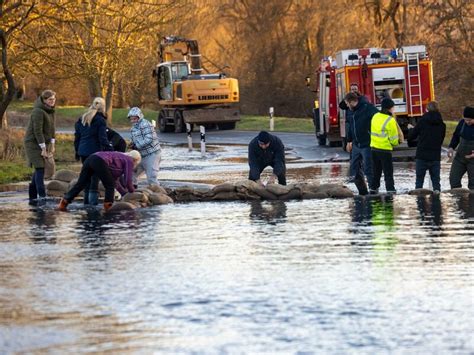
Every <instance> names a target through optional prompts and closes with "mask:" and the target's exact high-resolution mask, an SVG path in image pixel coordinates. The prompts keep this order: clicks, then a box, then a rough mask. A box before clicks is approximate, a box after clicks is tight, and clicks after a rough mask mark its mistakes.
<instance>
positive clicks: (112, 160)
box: [58, 150, 142, 211]
mask: <svg viewBox="0 0 474 355" xmlns="http://www.w3.org/2000/svg"><path fill="white" fill-rule="evenodd" d="M141 159H142V158H141V155H140V153H139V152H138V151H136V150H132V151H130V152H128V153H121V152H97V153H94V154H91V155H90V156H89V157H88V158H87V159H86V160H85V161H84V164H83V165H82V169H81V173H80V175H79V178H78V180H77V182H76V184H75V185H74V186H73V187H72V188H71V189H70V190H69V191H68V192H66V193H65V194H64V197H63V198H62V199H61V202H60V203H59V206H58V209H59V210H60V211H66V210H67V206H68V205H69V204H70V203H71V202H72V201H73V200H74V198H75V197H76V196H77V195H79V193H80V192H81V191H82V190H84V189H85V188H86V187H87V186H89V184H90V180H91V178H92V177H93V176H98V177H99V179H100V181H102V184H103V185H104V188H105V198H104V209H105V210H106V211H107V210H108V209H110V207H112V204H113V202H114V190H115V189H117V190H118V192H119V193H120V194H122V195H123V194H125V193H126V192H127V191H128V192H134V191H135V188H134V186H133V169H134V168H135V167H136V166H137V165H138V164H139V163H140V161H141Z"/></svg>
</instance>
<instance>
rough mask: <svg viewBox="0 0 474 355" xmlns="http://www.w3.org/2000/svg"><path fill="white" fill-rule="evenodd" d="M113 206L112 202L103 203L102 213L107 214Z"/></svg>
mask: <svg viewBox="0 0 474 355" xmlns="http://www.w3.org/2000/svg"><path fill="white" fill-rule="evenodd" d="M113 204H114V203H113V202H104V211H105V212H107V211H108V210H110V208H111V207H112V205H113Z"/></svg>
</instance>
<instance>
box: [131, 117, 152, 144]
mask: <svg viewBox="0 0 474 355" xmlns="http://www.w3.org/2000/svg"><path fill="white" fill-rule="evenodd" d="M139 130H140V132H139V134H138V135H137V136H136V137H134V139H133V144H134V145H135V147H137V149H142V148H145V147H147V146H149V145H150V144H152V143H153V132H154V128H153V126H152V125H151V123H150V122H148V121H147V120H146V119H144V118H142V119H141V120H140V124H139Z"/></svg>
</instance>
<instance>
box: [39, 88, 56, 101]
mask: <svg viewBox="0 0 474 355" xmlns="http://www.w3.org/2000/svg"><path fill="white" fill-rule="evenodd" d="M40 96H41V98H42V99H43V101H44V100H47V99H49V98H50V97H52V96H56V93H55V92H54V91H53V90H49V89H47V90H44V91H43V92H42V93H41V95H40Z"/></svg>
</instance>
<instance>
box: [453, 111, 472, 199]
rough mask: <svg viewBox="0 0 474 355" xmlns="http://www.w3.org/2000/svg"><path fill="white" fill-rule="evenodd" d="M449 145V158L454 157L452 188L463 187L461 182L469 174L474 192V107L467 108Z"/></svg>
mask: <svg viewBox="0 0 474 355" xmlns="http://www.w3.org/2000/svg"><path fill="white" fill-rule="evenodd" d="M463 116H464V118H463V119H461V120H460V121H459V123H458V125H457V126H456V130H455V131H454V133H453V137H452V138H451V142H450V143H449V150H448V157H449V158H452V157H453V155H454V150H455V149H456V148H457V151H456V155H454V159H453V163H452V165H451V171H450V173H449V183H450V185H451V188H452V189H454V188H457V187H462V184H461V180H462V177H463V176H464V174H465V173H466V172H467V177H468V187H469V190H474V107H472V106H466V107H465V108H464V113H463Z"/></svg>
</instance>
